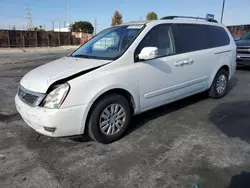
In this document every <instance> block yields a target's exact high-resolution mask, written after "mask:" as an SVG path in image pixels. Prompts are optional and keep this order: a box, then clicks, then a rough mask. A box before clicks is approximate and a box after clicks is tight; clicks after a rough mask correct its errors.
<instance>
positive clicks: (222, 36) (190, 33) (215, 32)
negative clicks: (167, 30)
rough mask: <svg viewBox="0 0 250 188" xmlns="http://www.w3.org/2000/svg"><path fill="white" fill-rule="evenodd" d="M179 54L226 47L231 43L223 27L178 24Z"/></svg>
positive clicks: (176, 26) (176, 30)
mask: <svg viewBox="0 0 250 188" xmlns="http://www.w3.org/2000/svg"><path fill="white" fill-rule="evenodd" d="M174 32H176V40H177V41H178V42H177V47H176V48H177V53H185V52H191V51H197V50H204V49H209V48H215V47H220V46H225V45H228V44H229V43H230V39H229V37H228V34H227V32H226V31H225V30H224V28H222V27H218V26H211V25H198V24H176V25H175V30H174Z"/></svg>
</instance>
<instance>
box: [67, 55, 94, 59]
mask: <svg viewBox="0 0 250 188" xmlns="http://www.w3.org/2000/svg"><path fill="white" fill-rule="evenodd" d="M71 57H80V58H87V59H92V58H93V56H89V55H74V56H73V55H72V56H71Z"/></svg>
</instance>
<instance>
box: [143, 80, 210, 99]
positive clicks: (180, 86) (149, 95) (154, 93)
mask: <svg viewBox="0 0 250 188" xmlns="http://www.w3.org/2000/svg"><path fill="white" fill-rule="evenodd" d="M207 79H208V76H204V77H202V78H198V79H194V80H191V81H188V82H184V83H181V84H177V85H174V86H170V87H167V88H163V89H159V90H156V91H152V92H149V93H146V94H144V97H145V98H146V99H150V98H153V97H156V96H159V95H163V94H166V93H170V92H173V91H176V90H179V89H183V88H185V87H189V86H191V85H195V84H198V83H201V82H204V81H205V80H207Z"/></svg>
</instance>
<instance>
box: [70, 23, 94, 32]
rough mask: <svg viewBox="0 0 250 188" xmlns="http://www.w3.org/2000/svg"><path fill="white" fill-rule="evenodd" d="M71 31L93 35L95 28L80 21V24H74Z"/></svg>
mask: <svg viewBox="0 0 250 188" xmlns="http://www.w3.org/2000/svg"><path fill="white" fill-rule="evenodd" d="M70 30H71V31H72V32H83V33H89V34H92V33H93V31H94V27H93V25H92V24H91V23H90V22H87V21H79V22H75V23H74V24H72V25H71V28H70Z"/></svg>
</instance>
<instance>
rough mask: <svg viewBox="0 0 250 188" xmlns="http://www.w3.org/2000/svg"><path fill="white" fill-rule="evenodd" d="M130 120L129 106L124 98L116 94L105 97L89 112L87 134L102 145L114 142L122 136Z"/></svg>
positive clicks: (130, 111)
mask: <svg viewBox="0 0 250 188" xmlns="http://www.w3.org/2000/svg"><path fill="white" fill-rule="evenodd" d="M131 118H132V110H131V106H130V105H129V102H128V100H127V99H126V98H125V97H123V96H122V95H118V94H111V95H107V96H105V97H103V98H101V99H100V100H99V101H98V102H97V103H96V104H95V105H94V106H93V109H92V110H91V114H90V118H89V121H88V134H89V136H90V137H91V138H92V139H94V140H96V141H98V142H101V143H104V144H108V143H111V142H114V141H116V140H118V139H120V138H121V137H122V136H123V135H124V133H125V132H126V130H127V128H128V126H129V123H130V121H131Z"/></svg>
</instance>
